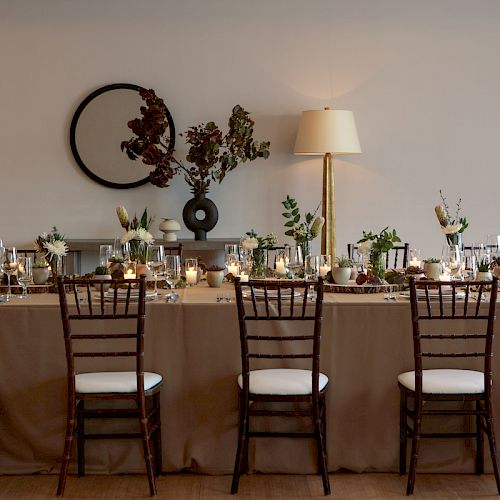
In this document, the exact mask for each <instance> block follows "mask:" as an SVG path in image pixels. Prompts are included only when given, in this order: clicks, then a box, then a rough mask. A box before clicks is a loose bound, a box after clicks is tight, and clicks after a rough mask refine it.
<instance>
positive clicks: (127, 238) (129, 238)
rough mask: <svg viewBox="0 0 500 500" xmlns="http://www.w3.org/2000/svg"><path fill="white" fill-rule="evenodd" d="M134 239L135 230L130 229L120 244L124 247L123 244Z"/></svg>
mask: <svg viewBox="0 0 500 500" xmlns="http://www.w3.org/2000/svg"><path fill="white" fill-rule="evenodd" d="M135 238H137V231H136V230H135V229H131V230H130V231H127V232H126V233H125V234H124V235H123V236H122V237H121V239H120V243H121V244H122V245H125V243H128V242H129V241H130V240H134V239H135Z"/></svg>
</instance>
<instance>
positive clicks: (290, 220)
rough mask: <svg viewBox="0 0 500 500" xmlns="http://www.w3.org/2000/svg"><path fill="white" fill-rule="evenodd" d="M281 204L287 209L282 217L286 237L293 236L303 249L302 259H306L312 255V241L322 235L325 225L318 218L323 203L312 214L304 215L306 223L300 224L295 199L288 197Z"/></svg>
mask: <svg viewBox="0 0 500 500" xmlns="http://www.w3.org/2000/svg"><path fill="white" fill-rule="evenodd" d="M281 204H282V205H283V206H284V207H285V208H286V209H287V211H286V212H283V213H282V214H281V215H283V217H284V218H285V219H287V220H286V222H285V228H286V229H287V230H286V231H285V235H286V236H291V237H292V238H293V239H294V240H295V243H296V245H297V246H300V248H301V249H302V258H303V259H305V258H306V257H307V256H308V255H310V254H311V241H312V240H313V239H314V238H316V237H317V236H318V235H319V234H320V233H321V228H322V227H323V224H324V223H325V219H324V218H323V217H319V216H316V214H317V213H318V210H319V207H320V206H321V203H320V204H319V205H318V206H317V207H316V210H315V211H314V212H313V213H311V212H307V213H306V214H305V215H304V221H303V222H300V209H299V207H298V204H297V201H296V200H295V198H290V196H289V195H288V194H287V195H286V200H285V201H282V202H281Z"/></svg>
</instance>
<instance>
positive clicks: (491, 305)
mask: <svg viewBox="0 0 500 500" xmlns="http://www.w3.org/2000/svg"><path fill="white" fill-rule="evenodd" d="M417 287H418V288H417ZM497 292H498V279H497V278H494V279H493V280H492V281H451V282H445V281H431V280H419V281H418V282H417V281H416V280H415V278H412V279H411V280H410V302H411V314H412V326H413V348H414V361H415V392H416V393H420V394H421V392H422V370H423V368H424V367H423V362H424V360H425V359H426V358H433V359H436V358H455V359H456V358H478V357H482V358H484V366H483V369H484V377H485V385H484V387H485V391H491V376H492V373H491V362H492V356H493V337H494V335H493V327H494V322H495V308H496V299H497ZM487 299H489V302H488V301H487ZM468 341H469V342H468ZM474 341H480V342H481V343H483V347H482V348H481V349H479V348H478V347H477V345H478V344H477V342H474Z"/></svg>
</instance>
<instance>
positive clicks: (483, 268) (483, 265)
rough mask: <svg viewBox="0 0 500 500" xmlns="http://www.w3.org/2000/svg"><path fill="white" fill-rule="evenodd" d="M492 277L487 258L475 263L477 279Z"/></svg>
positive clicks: (487, 279) (490, 278) (485, 279)
mask: <svg viewBox="0 0 500 500" xmlns="http://www.w3.org/2000/svg"><path fill="white" fill-rule="evenodd" d="M492 279H493V274H492V273H491V269H490V262H489V261H488V259H486V258H483V259H482V260H480V261H478V263H477V274H476V280H477V281H491V280H492Z"/></svg>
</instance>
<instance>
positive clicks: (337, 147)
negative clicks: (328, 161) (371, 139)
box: [294, 109, 361, 155]
mask: <svg viewBox="0 0 500 500" xmlns="http://www.w3.org/2000/svg"><path fill="white" fill-rule="evenodd" d="M294 153H295V154H296V155H324V154H325V153H332V154H339V155H347V154H355V153H361V146H360V144H359V138H358V132H357V130H356V123H355V122H354V114H353V112H352V111H346V110H336V109H321V110H315V111H303V112H302V116H301V118H300V123H299V130H298V132H297V139H296V141H295V148H294Z"/></svg>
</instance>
